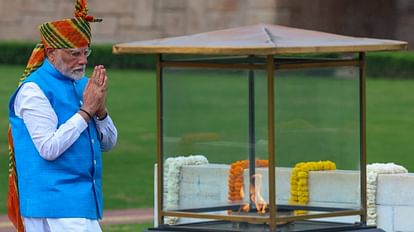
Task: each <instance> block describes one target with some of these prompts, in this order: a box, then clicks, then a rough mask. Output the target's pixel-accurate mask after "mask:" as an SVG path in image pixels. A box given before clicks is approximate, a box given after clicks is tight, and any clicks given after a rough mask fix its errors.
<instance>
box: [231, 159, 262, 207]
mask: <svg viewBox="0 0 414 232" xmlns="http://www.w3.org/2000/svg"><path fill="white" fill-rule="evenodd" d="M268 165H269V162H268V160H256V161H255V166H256V167H259V168H262V167H268ZM248 167H249V161H248V160H239V161H236V162H234V163H232V164H231V166H230V170H229V182H228V186H229V191H228V199H229V201H230V202H235V201H241V200H243V196H242V189H243V187H244V177H243V171H244V169H247V168H248Z"/></svg>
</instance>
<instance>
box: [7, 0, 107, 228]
mask: <svg viewBox="0 0 414 232" xmlns="http://www.w3.org/2000/svg"><path fill="white" fill-rule="evenodd" d="M100 21H102V19H95V18H94V17H92V16H90V15H88V8H87V6H86V0H76V5H75V17H74V18H71V19H63V20H59V21H53V22H46V23H43V24H42V25H40V28H39V29H40V37H41V43H38V44H37V45H36V47H35V48H34V49H33V52H32V55H31V56H30V58H29V61H28V62H27V66H26V68H25V70H24V72H23V75H22V76H21V77H20V80H19V86H20V85H21V84H22V82H23V81H24V80H25V79H26V78H27V77H28V76H29V75H30V74H31V73H33V72H34V71H36V69H38V68H39V67H40V66H41V65H42V64H43V61H44V60H45V57H46V52H45V48H81V47H86V46H89V44H90V43H91V27H90V25H89V23H90V22H100ZM8 139H9V192H8V200H7V204H8V216H9V219H10V221H11V222H12V223H13V224H14V226H15V227H16V229H17V232H24V226H23V222H22V218H21V215H20V207H19V191H18V185H17V184H18V181H17V171H16V162H15V157H14V147H13V138H12V135H11V127H10V125H9V130H8Z"/></svg>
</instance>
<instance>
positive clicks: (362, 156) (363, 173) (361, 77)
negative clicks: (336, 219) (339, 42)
mask: <svg viewBox="0 0 414 232" xmlns="http://www.w3.org/2000/svg"><path fill="white" fill-rule="evenodd" d="M365 105H366V96H365V52H360V53H359V113H360V118H359V120H360V125H359V126H360V149H361V150H360V166H361V167H360V169H361V205H362V208H363V209H362V210H363V214H362V215H361V221H362V222H363V223H364V224H366V223H367V170H366V169H367V158H366V157H367V154H366V153H367V148H366V111H365Z"/></svg>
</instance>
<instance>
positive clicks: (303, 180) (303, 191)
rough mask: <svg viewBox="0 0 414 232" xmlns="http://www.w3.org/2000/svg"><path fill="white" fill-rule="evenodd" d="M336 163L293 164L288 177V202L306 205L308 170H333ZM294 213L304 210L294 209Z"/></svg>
mask: <svg viewBox="0 0 414 232" xmlns="http://www.w3.org/2000/svg"><path fill="white" fill-rule="evenodd" d="M335 169H336V164H335V163H334V162H332V161H329V160H327V161H319V162H300V163H297V164H296V165H295V167H294V168H293V170H292V176H291V177H290V198H289V203H290V204H293V205H306V204H308V202H309V188H308V177H309V171H325V170H335ZM295 213H296V214H303V213H306V211H302V210H296V211H295Z"/></svg>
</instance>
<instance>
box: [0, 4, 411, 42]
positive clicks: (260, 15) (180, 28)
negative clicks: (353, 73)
mask: <svg viewBox="0 0 414 232" xmlns="http://www.w3.org/2000/svg"><path fill="white" fill-rule="evenodd" d="M88 3H89V9H90V13H91V15H94V16H97V17H102V18H104V22H103V23H97V24H94V25H93V26H92V27H93V35H94V41H95V42H106V43H115V42H127V41H135V40H146V39H154V38H161V37H169V36H177V35H184V34H191V33H198V32H205V31H210V30H217V29H223V28H230V27H237V26H244V25H252V24H257V23H271V24H282V25H288V26H295V27H300V28H306V29H313V30H321V31H326V32H333V33H341V34H346V35H354V36H366V37H378V38H386V39H400V40H406V41H408V42H409V43H413V44H414V30H412V28H413V27H414V1H412V0H365V1H359V0H336V1H332V0H312V1H300V0H88ZM73 5H74V0H0V16H1V17H0V40H33V41H36V40H38V39H39V35H38V30H37V26H38V25H39V24H41V23H42V22H45V21H51V20H56V19H61V18H68V17H71V16H72V12H73Z"/></svg>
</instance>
